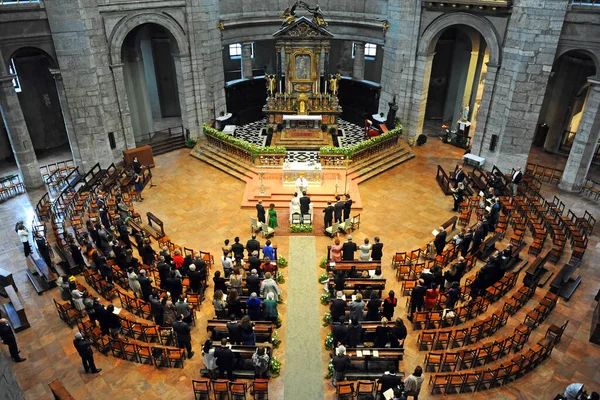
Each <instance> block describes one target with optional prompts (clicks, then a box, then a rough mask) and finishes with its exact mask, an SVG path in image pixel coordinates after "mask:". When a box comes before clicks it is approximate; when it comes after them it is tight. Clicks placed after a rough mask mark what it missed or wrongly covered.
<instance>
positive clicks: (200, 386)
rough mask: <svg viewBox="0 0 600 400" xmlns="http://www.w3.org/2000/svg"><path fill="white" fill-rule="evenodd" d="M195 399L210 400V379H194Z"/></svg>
mask: <svg viewBox="0 0 600 400" xmlns="http://www.w3.org/2000/svg"><path fill="white" fill-rule="evenodd" d="M192 388H193V389H194V399H195V400H210V379H198V380H195V379H192Z"/></svg>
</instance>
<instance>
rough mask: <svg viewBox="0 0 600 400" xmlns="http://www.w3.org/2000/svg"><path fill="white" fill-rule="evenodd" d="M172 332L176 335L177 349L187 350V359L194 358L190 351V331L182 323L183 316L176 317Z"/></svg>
mask: <svg viewBox="0 0 600 400" xmlns="http://www.w3.org/2000/svg"><path fill="white" fill-rule="evenodd" d="M172 325H173V331H175V334H176V335H177V347H179V348H180V349H186V350H187V357H188V358H189V359H191V358H192V357H193V356H194V352H193V351H192V335H191V332H192V329H191V328H190V326H189V325H188V324H186V323H185V322H183V315H181V314H179V315H178V316H177V321H175V322H173V324H172Z"/></svg>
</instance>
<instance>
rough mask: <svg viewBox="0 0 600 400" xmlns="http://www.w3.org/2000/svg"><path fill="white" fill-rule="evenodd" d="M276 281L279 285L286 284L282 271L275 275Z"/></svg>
mask: <svg viewBox="0 0 600 400" xmlns="http://www.w3.org/2000/svg"><path fill="white" fill-rule="evenodd" d="M275 281H277V283H285V278H284V277H283V274H282V273H281V271H277V273H276V274H275Z"/></svg>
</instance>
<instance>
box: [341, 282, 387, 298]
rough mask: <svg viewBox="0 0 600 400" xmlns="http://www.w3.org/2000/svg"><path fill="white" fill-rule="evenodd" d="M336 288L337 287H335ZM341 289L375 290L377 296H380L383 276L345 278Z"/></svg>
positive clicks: (383, 286)
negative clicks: (375, 277)
mask: <svg viewBox="0 0 600 400" xmlns="http://www.w3.org/2000/svg"><path fill="white" fill-rule="evenodd" d="M336 290H337V289H336ZM343 290H354V291H360V292H362V291H365V290H369V291H371V292H373V291H375V292H377V293H378V295H379V297H382V295H383V291H384V290H385V278H377V279H374V278H347V279H345V280H344V289H343Z"/></svg>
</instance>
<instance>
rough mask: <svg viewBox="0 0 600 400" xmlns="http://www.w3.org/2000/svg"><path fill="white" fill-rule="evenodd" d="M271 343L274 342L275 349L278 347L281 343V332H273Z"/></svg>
mask: <svg viewBox="0 0 600 400" xmlns="http://www.w3.org/2000/svg"><path fill="white" fill-rule="evenodd" d="M271 343H272V344H273V348H274V349H278V348H279V345H280V344H281V339H279V333H277V331H275V332H273V336H271Z"/></svg>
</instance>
